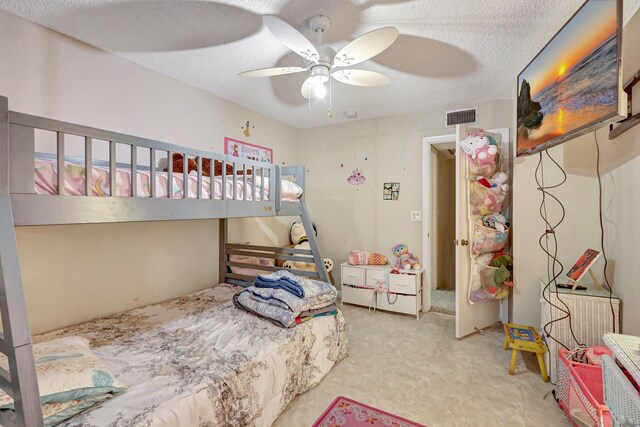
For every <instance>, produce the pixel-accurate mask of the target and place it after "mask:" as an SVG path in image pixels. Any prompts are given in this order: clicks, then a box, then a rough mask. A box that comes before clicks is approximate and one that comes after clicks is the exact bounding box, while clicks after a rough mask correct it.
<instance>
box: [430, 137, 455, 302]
mask: <svg viewBox="0 0 640 427" xmlns="http://www.w3.org/2000/svg"><path fill="white" fill-rule="evenodd" d="M452 142H453V143H454V144H455V143H456V134H455V133H452V134H448V135H438V136H425V137H424V138H422V153H423V156H422V182H424V186H423V187H422V212H424V215H423V216H424V222H423V227H422V228H423V233H422V257H423V258H424V259H425V260H428V263H427V265H425V271H426V272H425V276H426V277H425V281H426V286H423V290H424V291H423V292H422V307H423V308H422V311H424V312H427V311H429V310H431V291H432V289H433V285H434V283H435V282H436V274H435V271H436V270H435V269H434V268H433V264H434V262H433V261H434V256H433V254H434V251H433V250H432V247H433V246H434V245H435V239H433V238H432V237H431V235H432V233H433V230H434V224H433V221H434V220H435V218H434V216H433V215H432V213H431V197H432V196H433V195H432V194H431V181H432V179H431V175H432V172H433V171H432V168H431V162H432V161H433V160H434V156H433V155H432V152H431V148H435V147H434V146H438V145H445V144H450V143H452Z"/></svg>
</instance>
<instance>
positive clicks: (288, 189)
mask: <svg viewBox="0 0 640 427" xmlns="http://www.w3.org/2000/svg"><path fill="white" fill-rule="evenodd" d="M282 194H283V195H284V196H289V197H296V198H300V196H302V187H300V186H299V185H298V184H296V183H295V182H293V181H289V180H288V179H282Z"/></svg>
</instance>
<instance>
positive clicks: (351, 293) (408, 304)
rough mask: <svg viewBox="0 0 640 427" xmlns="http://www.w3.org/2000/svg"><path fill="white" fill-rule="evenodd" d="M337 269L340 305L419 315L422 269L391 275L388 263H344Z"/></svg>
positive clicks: (417, 316)
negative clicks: (340, 286)
mask: <svg viewBox="0 0 640 427" xmlns="http://www.w3.org/2000/svg"><path fill="white" fill-rule="evenodd" d="M340 268H341V273H342V274H341V285H342V304H344V303H348V304H356V305H362V306H365V307H370V308H374V309H378V310H386V311H394V312H396V313H404V314H412V315H414V316H416V318H419V317H420V310H421V309H422V273H423V272H424V269H421V270H411V271H406V272H402V273H400V274H391V273H390V271H391V267H390V266H388V265H383V266H380V265H349V264H348V263H346V262H345V263H343V264H341V266H340ZM378 285H380V286H378ZM376 287H378V290H379V291H380V292H377V291H376Z"/></svg>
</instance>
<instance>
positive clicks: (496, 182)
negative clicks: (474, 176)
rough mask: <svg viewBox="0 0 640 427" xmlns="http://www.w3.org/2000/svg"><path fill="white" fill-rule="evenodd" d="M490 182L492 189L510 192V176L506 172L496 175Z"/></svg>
mask: <svg viewBox="0 0 640 427" xmlns="http://www.w3.org/2000/svg"><path fill="white" fill-rule="evenodd" d="M489 182H490V183H491V187H497V188H499V189H501V190H502V191H504V192H507V191H509V184H507V182H509V175H507V174H506V173H505V172H496V173H494V174H493V176H492V177H491V179H490V180H489Z"/></svg>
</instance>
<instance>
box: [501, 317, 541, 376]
mask: <svg viewBox="0 0 640 427" xmlns="http://www.w3.org/2000/svg"><path fill="white" fill-rule="evenodd" d="M503 347H504V349H505V350H506V349H508V348H511V365H509V374H511V375H513V374H514V373H515V372H516V359H517V358H518V351H530V352H532V353H535V354H536V357H537V358H538V365H539V366H540V372H541V373H542V380H543V381H544V382H549V375H548V374H547V367H546V366H545V364H544V354H545V353H546V352H547V346H546V345H545V343H544V341H543V340H542V338H540V335H539V334H538V331H536V330H535V329H534V328H532V327H531V326H525V325H516V324H515V323H505V325H504V344H503Z"/></svg>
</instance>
